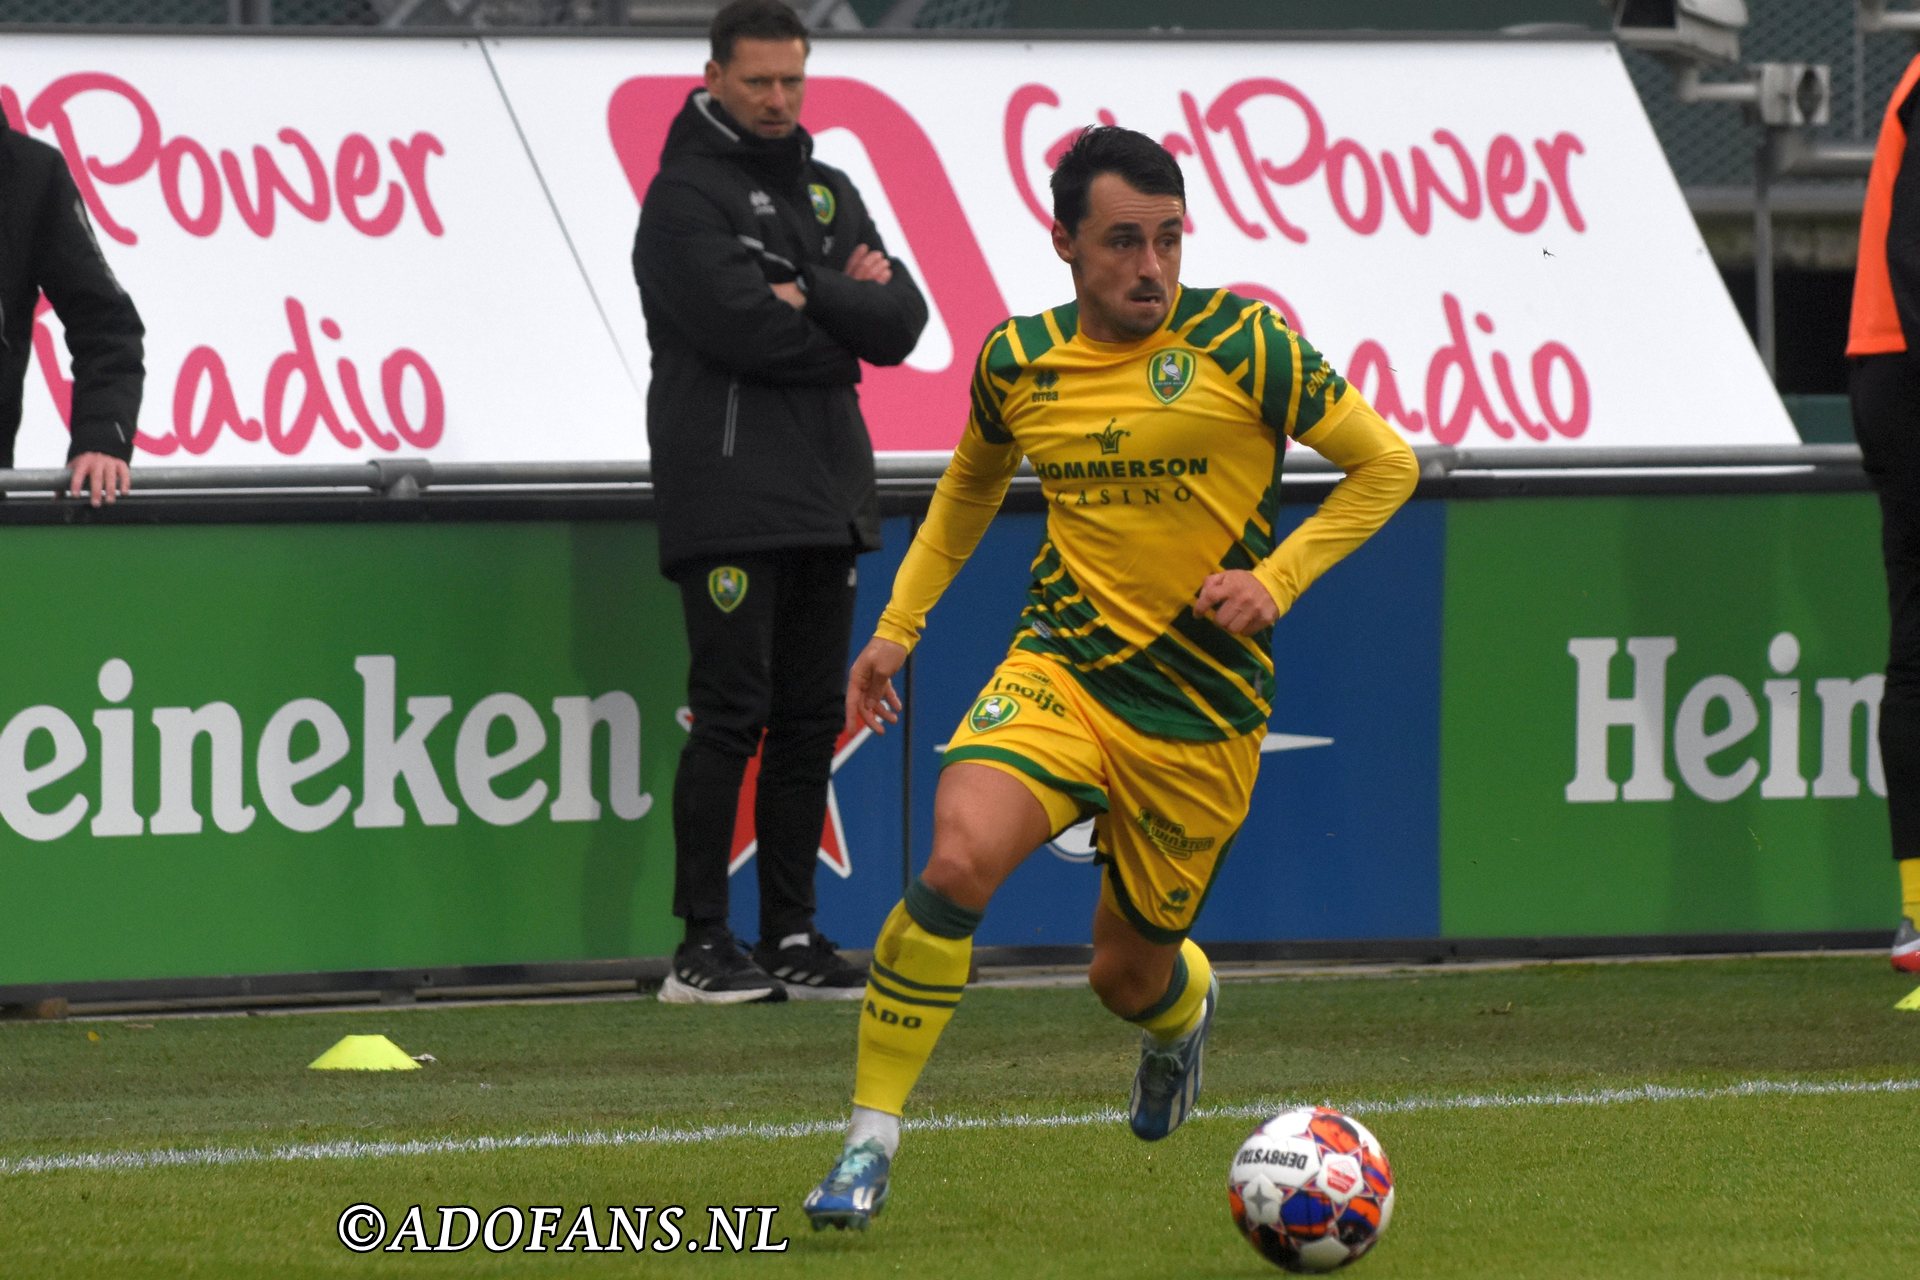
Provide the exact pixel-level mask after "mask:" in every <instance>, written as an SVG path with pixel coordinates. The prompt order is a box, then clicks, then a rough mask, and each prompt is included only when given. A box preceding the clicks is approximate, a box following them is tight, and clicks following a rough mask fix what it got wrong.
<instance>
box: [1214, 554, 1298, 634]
mask: <svg viewBox="0 0 1920 1280" xmlns="http://www.w3.org/2000/svg"><path fill="white" fill-rule="evenodd" d="M1193 614H1194V616H1195V617H1196V618H1211V619H1212V620H1213V623H1214V625H1215V626H1217V627H1219V628H1220V629H1221V630H1222V631H1231V632H1233V634H1234V635H1237V636H1250V635H1252V634H1253V633H1254V632H1256V631H1259V630H1260V629H1261V628H1262V627H1270V626H1272V625H1273V624H1274V623H1275V622H1277V621H1278V620H1279V618H1280V606H1278V605H1276V604H1275V603H1274V602H1273V597H1272V596H1271V595H1269V594H1267V589H1266V588H1265V587H1264V586H1262V585H1260V579H1258V578H1256V577H1254V576H1253V575H1252V574H1251V573H1248V572H1247V571H1246V570H1245V569H1228V570H1226V571H1224V572H1221V573H1214V574H1209V575H1207V580H1206V581H1205V582H1203V583H1201V584H1200V594H1199V595H1197V596H1195V597H1194V598H1193Z"/></svg>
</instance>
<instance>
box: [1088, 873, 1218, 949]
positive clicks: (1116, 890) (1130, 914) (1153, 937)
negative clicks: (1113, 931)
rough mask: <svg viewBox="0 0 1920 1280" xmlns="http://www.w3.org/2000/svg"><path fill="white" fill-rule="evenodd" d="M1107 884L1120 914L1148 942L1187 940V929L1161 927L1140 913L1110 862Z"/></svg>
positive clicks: (1172, 942)
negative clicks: (1118, 906)
mask: <svg viewBox="0 0 1920 1280" xmlns="http://www.w3.org/2000/svg"><path fill="white" fill-rule="evenodd" d="M1107 886H1108V887H1109V888H1111V889H1112V890H1113V900H1114V901H1115V902H1116V903H1118V904H1119V905H1120V914H1121V916H1123V917H1124V918H1125V919H1126V922H1127V923H1128V924H1130V925H1132V926H1133V927H1134V928H1135V929H1136V930H1138V931H1139V934H1140V936H1141V937H1143V938H1145V939H1146V940H1147V941H1148V942H1159V943H1166V944H1169V945H1172V944H1178V943H1182V942H1185V941H1186V940H1187V933H1188V932H1189V931H1188V930H1186V929H1167V928H1163V927H1162V926H1160V925H1157V924H1155V923H1154V922H1153V921H1151V920H1149V919H1147V918H1146V917H1145V916H1143V915H1141V914H1140V908H1138V907H1136V906H1134V905H1133V899H1132V898H1130V897H1128V896H1127V886H1126V885H1125V884H1123V883H1122V882H1121V880H1120V868H1119V867H1118V866H1117V865H1116V864H1114V863H1112V862H1108V863H1107ZM1199 914H1200V913H1199V912H1198V911H1197V910H1196V911H1195V912H1194V915H1196V916H1198V915H1199Z"/></svg>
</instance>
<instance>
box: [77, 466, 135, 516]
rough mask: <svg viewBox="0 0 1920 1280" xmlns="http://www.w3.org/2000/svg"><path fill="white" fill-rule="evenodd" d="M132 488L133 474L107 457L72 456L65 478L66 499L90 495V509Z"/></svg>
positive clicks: (111, 500)
mask: <svg viewBox="0 0 1920 1280" xmlns="http://www.w3.org/2000/svg"><path fill="white" fill-rule="evenodd" d="M132 488H133V473H132V470H131V469H130V468H129V467H128V466H127V464H126V463H124V462H122V461H121V460H120V459H118V458H116V457H114V456H113V455H112V454H110V453H82V454H76V455H75V456H74V459H73V461H72V463H71V464H70V470H69V472H68V478H67V496H68V497H69V498H78V497H79V496H81V495H82V494H88V495H90V498H91V500H92V503H93V505H94V506H96V507H97V506H99V505H100V504H101V503H103V502H105V503H108V504H111V503H113V501H114V500H115V499H117V498H119V496H120V495H121V494H123V493H126V492H128V491H129V490H131V489H132Z"/></svg>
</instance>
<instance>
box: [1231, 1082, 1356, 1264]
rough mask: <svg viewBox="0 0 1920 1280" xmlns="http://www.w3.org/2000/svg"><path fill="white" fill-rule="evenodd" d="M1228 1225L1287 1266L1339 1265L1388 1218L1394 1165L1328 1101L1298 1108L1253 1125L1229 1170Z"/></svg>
mask: <svg viewBox="0 0 1920 1280" xmlns="http://www.w3.org/2000/svg"><path fill="white" fill-rule="evenodd" d="M1227 1203H1228V1204H1229V1205H1231V1206H1232V1208H1233V1222H1234V1225H1235V1226H1237V1227H1239V1228H1240V1234H1241V1235H1243V1236H1245V1237H1246V1238H1247V1243H1248V1244H1251V1245H1252V1246H1253V1247H1254V1248H1255V1249H1256V1250H1258V1251H1259V1253H1260V1256H1261V1257H1263V1258H1265V1259H1266V1260H1267V1261H1268V1262H1271V1263H1273V1264H1274V1265H1275V1266H1279V1267H1284V1268H1286V1269H1287V1270H1288V1271H1331V1270H1333V1269H1334V1268H1335V1267H1344V1266H1346V1265H1347V1264H1348V1263H1349V1262H1352V1261H1353V1260H1354V1259H1355V1258H1358V1257H1359V1256H1360V1255H1361V1254H1363V1253H1365V1252H1366V1251H1367V1250H1369V1249H1371V1248H1373V1246H1374V1244H1375V1243H1376V1242H1377V1241H1378V1240H1379V1239H1380V1233H1381V1232H1383V1231H1385V1230H1386V1229H1387V1221H1388V1219H1390V1218H1392V1217H1393V1170H1392V1169H1391V1168H1390V1167H1389V1166H1388V1164H1387V1153H1386V1152H1384V1151H1382V1150H1381V1149H1380V1143H1379V1141H1378V1140H1376V1139H1375V1138H1374V1136H1373V1135H1372V1134H1371V1133H1369V1132H1367V1129H1366V1126H1364V1125H1362V1124H1360V1123H1359V1122H1358V1121H1357V1120H1353V1119H1350V1118H1348V1117H1347V1116H1343V1115H1341V1114H1340V1113H1339V1112H1338V1111H1335V1110H1334V1109H1333V1108H1332V1107H1296V1108H1294V1109H1293V1110H1292V1111H1285V1112H1282V1113H1281V1114H1279V1115H1277V1116H1275V1117H1274V1118H1273V1119H1271V1120H1269V1121H1267V1122H1266V1123H1265V1124H1263V1125H1261V1126H1260V1127H1259V1128H1258V1129H1255V1130H1254V1131H1253V1132H1252V1133H1251V1134H1250V1135H1248V1137H1247V1140H1246V1141H1245V1142H1243V1143H1241V1144H1240V1150H1239V1151H1238V1152H1237V1153H1236V1154H1235V1155H1234V1157H1233V1167H1232V1168H1231V1169H1230V1170H1228V1171H1227Z"/></svg>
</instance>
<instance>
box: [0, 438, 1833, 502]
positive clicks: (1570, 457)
mask: <svg viewBox="0 0 1920 1280" xmlns="http://www.w3.org/2000/svg"><path fill="white" fill-rule="evenodd" d="M1414 453H1415V455H1416V456H1417V457H1418V458H1419V460H1420V474H1421V476H1422V478H1423V479H1427V480H1441V479H1446V478H1448V477H1451V476H1456V475H1462V474H1469V473H1482V472H1488V473H1503V472H1504V473H1514V472H1543V471H1550V472H1554V473H1556V474H1563V475H1564V474H1575V473H1580V472H1621V471H1648V470H1656V471H1664V472H1671V471H1691V472H1699V473H1702V474H1715V473H1726V472H1741V471H1754V470H1765V471H1808V472H1812V471H1822V472H1841V473H1858V472H1859V471H1860V450H1859V448H1858V446H1855V445H1850V444H1825V445H1807V444H1796V445H1702V446H1690V447H1684V446H1683V447H1674V448H1658V449H1654V448H1637V447H1636V448H1629V447H1586V448H1582V447H1571V448H1561V449H1536V448H1526V447H1517V448H1516V447H1500V446H1493V447H1488V448H1477V447H1469V448H1451V447H1446V446H1427V447H1423V448H1418V449H1415V450H1414ZM947 456H948V455H946V454H944V453H897V454H881V455H880V456H879V458H878V459H877V460H876V469H877V471H878V474H879V477H880V480H881V481H882V482H883V483H925V482H931V481H933V480H937V479H938V478H939V477H940V473H941V471H942V470H943V469H944V468H945V467H946V462H947ZM67 474H68V473H67V471H66V470H65V468H52V467H48V468H33V469H25V470H13V471H8V470H0V492H3V493H10V494H17V495H20V496H23V497H31V496H35V495H40V496H51V495H53V494H54V493H56V492H64V491H65V489H66V484H67ZM1336 474H1338V468H1336V467H1335V466H1334V465H1333V464H1332V463H1330V462H1328V461H1327V460H1326V459H1325V458H1322V457H1320V456H1319V455H1318V454H1315V453H1311V452H1308V451H1299V452H1296V453H1295V454H1293V455H1291V456H1289V458H1288V459H1287V465H1286V473H1285V477H1284V478H1283V480H1282V483H1283V484H1285V483H1289V482H1295V481H1305V482H1316V481H1319V482H1324V481H1325V480H1327V479H1331V478H1332V477H1333V476H1335V475H1336ZM1021 475H1022V477H1023V478H1024V479H1026V480H1028V481H1031V480H1032V473H1031V471H1030V470H1028V469H1027V468H1026V467H1025V466H1023V467H1022V470H1021ZM133 481H134V484H135V486H136V487H137V489H138V490H139V491H140V492H143V493H148V492H160V491H166V492H203V493H204V492H230V491H237V490H246V491H255V492H258V491H308V490H349V491H354V492H372V493H375V494H380V495H384V496H386V497H389V498H399V499H406V498H417V497H419V496H421V495H422V494H423V493H425V492H427V491H428V490H429V489H493V488H542V489H554V488H561V489H574V488H581V489H584V488H605V487H608V486H617V487H624V488H641V487H651V485H652V481H653V468H652V466H651V464H649V463H647V462H643V461H636V462H431V461H428V460H427V459H425V458H392V459H383V460H380V461H373V462H362V463H349V464H342V465H336V466H303V465H295V466H272V467H138V468H136V469H135V470H134V473H133Z"/></svg>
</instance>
